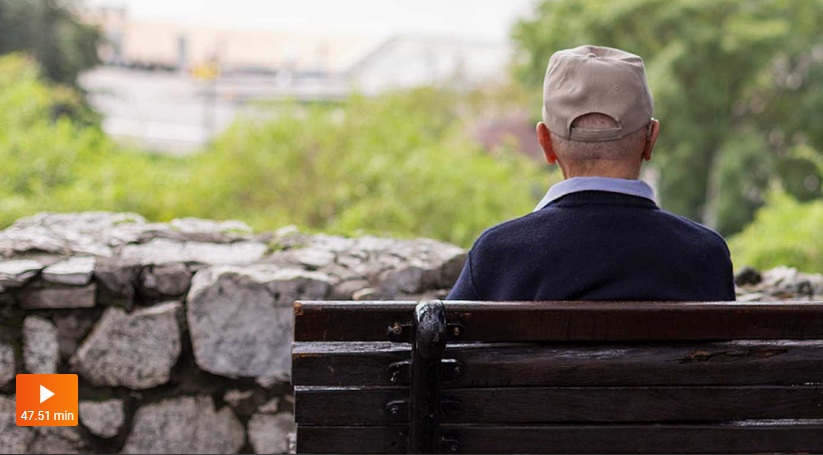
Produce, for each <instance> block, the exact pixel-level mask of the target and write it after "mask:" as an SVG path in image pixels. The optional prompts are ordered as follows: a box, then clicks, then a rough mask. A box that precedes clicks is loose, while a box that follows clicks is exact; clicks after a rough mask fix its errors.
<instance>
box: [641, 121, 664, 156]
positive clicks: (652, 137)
mask: <svg viewBox="0 0 823 455" xmlns="http://www.w3.org/2000/svg"><path fill="white" fill-rule="evenodd" d="M658 134H660V121H659V120H657V119H655V118H653V119H652V121H651V122H649V131H648V133H647V134H646V147H645V148H644V149H643V159H644V160H646V161H649V160H651V159H652V150H653V149H654V143H655V142H657V135H658Z"/></svg>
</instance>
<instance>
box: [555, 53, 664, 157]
mask: <svg viewBox="0 0 823 455" xmlns="http://www.w3.org/2000/svg"><path fill="white" fill-rule="evenodd" d="M653 112H654V101H653V98H652V94H651V91H650V90H649V86H648V83H647V81H646V71H645V67H644V65H643V59H641V58H640V57H638V56H637V55H634V54H631V53H628V52H625V51H622V50H619V49H613V48H608V47H599V46H591V45H586V46H580V47H576V48H574V49H566V50H561V51H558V52H556V53H555V54H554V55H552V57H551V59H549V64H548V68H547V70H546V77H545V80H544V83H543V122H544V123H545V125H546V126H547V128H548V130H549V131H550V132H551V138H552V143H553V144H552V145H553V146H554V147H553V151H554V152H556V153H557V155H558V156H559V159H561V160H562V159H563V158H566V160H567V161H569V160H573V161H574V162H581V161H582V162H586V161H593V160H605V161H615V160H619V159H621V157H625V155H627V154H632V155H634V154H637V157H638V158H639V157H640V152H641V151H643V150H644V144H647V143H648V141H649V137H650V135H651V132H652V114H653ZM655 136H656V131H655ZM644 153H645V152H644ZM646 159H648V158H646ZM639 161H640V160H639V159H638V160H637V162H638V164H639Z"/></svg>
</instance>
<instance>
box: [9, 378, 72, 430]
mask: <svg viewBox="0 0 823 455" xmlns="http://www.w3.org/2000/svg"><path fill="white" fill-rule="evenodd" d="M77 414H78V412H77V375H76V374H18V375H17V415H16V417H17V418H16V420H17V425H18V426H25V427H34V426H37V427H40V426H44V427H45V426H60V427H66V426H75V425H77Z"/></svg>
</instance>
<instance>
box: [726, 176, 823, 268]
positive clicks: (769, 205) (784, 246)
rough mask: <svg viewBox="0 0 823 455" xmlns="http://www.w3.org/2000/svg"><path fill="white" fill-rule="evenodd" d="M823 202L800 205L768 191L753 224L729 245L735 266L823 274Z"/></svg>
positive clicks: (791, 198) (794, 200) (782, 194)
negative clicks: (784, 266) (780, 268)
mask: <svg viewBox="0 0 823 455" xmlns="http://www.w3.org/2000/svg"><path fill="white" fill-rule="evenodd" d="M821 232H823V201H821V200H819V199H818V200H815V201H810V202H805V203H801V202H798V201H797V200H796V199H794V198H793V197H791V196H789V195H787V194H786V193H785V192H783V191H772V192H770V193H769V194H768V196H767V198H766V205H765V206H764V207H763V208H761V209H760V210H759V211H758V212H757V215H756V216H755V220H754V222H753V223H751V224H750V225H749V226H748V227H746V229H744V230H743V232H741V233H740V234H738V235H736V236H734V237H733V238H732V239H731V241H730V242H729V246H730V248H731V250H732V258H733V259H734V263H735V266H736V267H737V268H740V267H741V266H744V265H750V266H753V267H756V268H760V269H766V268H771V267H774V266H777V265H789V266H792V267H797V268H798V269H800V270H804V271H808V272H823V235H821Z"/></svg>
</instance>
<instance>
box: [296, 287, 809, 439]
mask: <svg viewBox="0 0 823 455" xmlns="http://www.w3.org/2000/svg"><path fill="white" fill-rule="evenodd" d="M295 316H296V317H295V333H294V339H295V343H294V346H293V365H292V382H293V384H294V386H295V398H296V402H295V417H296V421H297V425H298V429H297V450H298V452H301V453H308V452H337V453H346V452H356V453H404V452H411V453H414V452H422V453H425V452H445V453H449V452H451V453H458V452H464V453H513V452H519V453H557V452H566V453H609V452H612V453H614V452H621V453H650V452H667V453H695V452H726V453H747V452H775V451H778V452H820V451H823V387H821V386H819V384H823V368H821V366H823V363H822V361H823V341H821V340H823V302H771V303H765V302H757V303H743V302H716V303H692V302H679V303H668V302H445V303H443V302H439V301H430V302H421V303H420V304H416V303H415V302H319V301H311V302H309V301H303V302H296V303H295Z"/></svg>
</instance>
